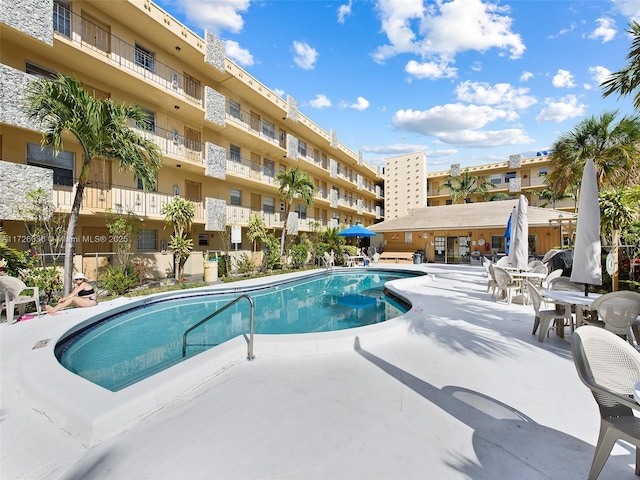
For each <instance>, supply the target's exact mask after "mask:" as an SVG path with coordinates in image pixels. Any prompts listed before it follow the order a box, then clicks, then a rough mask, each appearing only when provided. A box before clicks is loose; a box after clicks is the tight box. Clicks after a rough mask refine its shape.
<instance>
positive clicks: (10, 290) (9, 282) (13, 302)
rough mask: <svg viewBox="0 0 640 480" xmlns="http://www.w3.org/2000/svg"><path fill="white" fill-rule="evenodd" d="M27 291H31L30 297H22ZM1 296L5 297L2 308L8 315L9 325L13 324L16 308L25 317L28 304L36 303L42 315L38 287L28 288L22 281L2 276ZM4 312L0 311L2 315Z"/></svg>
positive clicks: (0, 283)
mask: <svg viewBox="0 0 640 480" xmlns="http://www.w3.org/2000/svg"><path fill="white" fill-rule="evenodd" d="M25 290H30V291H31V292H32V293H31V294H29V295H21V293H23V292H24V291H25ZM0 294H2V296H3V297H4V300H3V302H2V308H4V309H5V310H6V313H7V325H11V324H13V316H14V311H15V308H16V306H17V307H18V313H19V314H20V315H21V316H22V315H24V311H25V307H26V305H27V304H28V303H31V302H33V303H35V305H36V310H37V311H38V315H40V291H39V290H38V287H27V286H26V285H25V284H24V282H23V281H22V280H20V279H19V278H15V277H10V276H8V275H1V276H0ZM1 312H2V310H1V309H0V313H1Z"/></svg>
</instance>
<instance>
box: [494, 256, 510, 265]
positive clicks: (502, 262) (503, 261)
mask: <svg viewBox="0 0 640 480" xmlns="http://www.w3.org/2000/svg"><path fill="white" fill-rule="evenodd" d="M496 265H497V266H499V267H510V266H511V263H509V257H508V256H506V255H505V256H504V257H501V258H499V259H498V261H497V262H496Z"/></svg>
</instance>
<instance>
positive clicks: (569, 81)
mask: <svg viewBox="0 0 640 480" xmlns="http://www.w3.org/2000/svg"><path fill="white" fill-rule="evenodd" d="M551 83H552V84H553V86H554V87H556V88H563V87H566V88H569V87H575V86H576V84H575V83H574V82H573V75H571V72H569V71H568V70H563V69H562V68H560V69H558V73H556V74H555V75H554V76H553V80H552V81H551Z"/></svg>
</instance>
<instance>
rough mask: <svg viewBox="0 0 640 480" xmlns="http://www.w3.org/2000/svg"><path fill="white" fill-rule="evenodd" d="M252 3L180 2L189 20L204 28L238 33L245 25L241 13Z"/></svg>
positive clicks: (227, 0)
mask: <svg viewBox="0 0 640 480" xmlns="http://www.w3.org/2000/svg"><path fill="white" fill-rule="evenodd" d="M250 3H251V0H188V1H187V0H184V1H181V2H179V8H180V9H182V10H183V11H184V13H185V16H186V17H187V18H188V19H189V21H191V22H193V23H194V24H196V25H198V26H200V27H202V28H206V29H208V30H211V31H212V32H214V33H219V32H220V31H222V30H226V31H230V32H233V33H238V32H240V31H242V27H243V26H244V20H243V19H242V16H241V15H240V13H242V12H246V11H247V10H248V9H249V5H250Z"/></svg>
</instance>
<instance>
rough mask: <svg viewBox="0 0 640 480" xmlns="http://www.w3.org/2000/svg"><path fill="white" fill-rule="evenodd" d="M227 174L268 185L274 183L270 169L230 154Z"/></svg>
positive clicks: (273, 175) (273, 174) (273, 176)
mask: <svg viewBox="0 0 640 480" xmlns="http://www.w3.org/2000/svg"><path fill="white" fill-rule="evenodd" d="M227 172H229V173H233V174H234V175H238V176H241V177H245V178H251V179H253V180H256V181H259V182H262V183H267V184H269V185H273V184H275V183H276V178H275V171H274V170H273V169H272V168H269V167H266V166H265V165H262V164H260V163H257V162H252V161H251V160H249V159H247V158H242V157H239V156H237V155H235V154H231V153H230V154H229V156H228V157H227Z"/></svg>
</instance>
